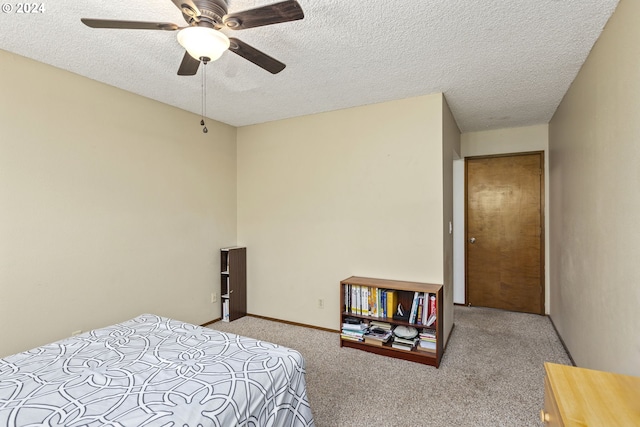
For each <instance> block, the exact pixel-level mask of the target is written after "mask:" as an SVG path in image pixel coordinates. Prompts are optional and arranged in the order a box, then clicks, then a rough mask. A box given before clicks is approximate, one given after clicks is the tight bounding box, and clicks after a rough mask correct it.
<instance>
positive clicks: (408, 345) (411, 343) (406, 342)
mask: <svg viewBox="0 0 640 427" xmlns="http://www.w3.org/2000/svg"><path fill="white" fill-rule="evenodd" d="M418 341H419V340H418V338H417V337H416V338H402V337H393V342H392V343H391V347H393V348H397V349H398V350H406V351H411V350H413V349H414V348H415V346H416V344H417V343H418Z"/></svg>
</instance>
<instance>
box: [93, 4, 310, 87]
mask: <svg viewBox="0 0 640 427" xmlns="http://www.w3.org/2000/svg"><path fill="white" fill-rule="evenodd" d="M171 1H172V2H173V4H175V5H176V6H177V7H178V8H179V9H180V11H181V12H182V16H183V17H184V20H185V21H186V22H187V24H188V25H186V26H184V27H179V26H178V25H176V24H172V23H170V22H144V21H117V20H111V19H88V18H82V19H81V21H82V22H83V23H84V24H85V25H87V26H88V27H91V28H116V29H129V30H165V31H178V30H179V31H178V42H179V43H180V44H181V45H182V46H183V47H184V48H185V50H186V52H185V54H184V57H183V59H182V63H181V64H180V68H179V69H178V75H181V76H192V75H194V74H196V72H197V71H198V67H199V66H200V62H201V61H202V62H204V63H205V64H206V63H207V62H209V61H215V60H216V59H218V58H219V57H220V56H221V55H222V54H223V53H224V52H225V51H226V50H227V49H228V50H230V51H231V52H233V53H235V54H236V55H239V56H241V57H243V58H244V59H246V60H248V61H251V62H253V63H254V64H256V65H257V66H259V67H261V68H263V69H265V70H267V71H269V72H270V73H272V74H276V73H279V72H280V71H282V70H283V69H284V68H285V64H283V63H282V62H280V61H278V60H277V59H275V58H272V57H271V56H269V55H267V54H266V53H264V52H261V51H259V50H258V49H256V48H254V47H253V46H250V45H248V44H247V43H245V42H243V41H241V40H239V39H236V38H233V37H227V36H226V35H225V34H224V33H222V32H221V31H220V30H221V29H222V28H228V29H230V30H244V29H247V28H254V27H262V26H265V25H271V24H279V23H281V22H289V21H296V20H298V19H302V18H304V13H303V12H302V8H301V7H300V5H299V4H298V2H297V1H296V0H286V1H282V2H279V3H274V4H271V5H267V6H262V7H257V8H254V9H249V10H245V11H243V12H236V13H231V14H228V13H227V2H226V0H171Z"/></svg>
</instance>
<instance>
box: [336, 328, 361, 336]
mask: <svg viewBox="0 0 640 427" xmlns="http://www.w3.org/2000/svg"><path fill="white" fill-rule="evenodd" d="M364 333H365V331H364V330H361V331H356V330H352V329H342V333H341V335H343V336H349V337H356V338H362V337H364Z"/></svg>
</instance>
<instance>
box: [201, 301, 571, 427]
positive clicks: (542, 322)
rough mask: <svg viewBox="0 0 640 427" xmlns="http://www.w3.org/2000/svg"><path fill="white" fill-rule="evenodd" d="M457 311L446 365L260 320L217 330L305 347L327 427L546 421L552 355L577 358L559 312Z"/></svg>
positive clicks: (314, 404) (321, 425)
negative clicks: (555, 322) (569, 350)
mask: <svg viewBox="0 0 640 427" xmlns="http://www.w3.org/2000/svg"><path fill="white" fill-rule="evenodd" d="M454 310H455V313H454V316H455V318H454V321H455V328H454V330H453V333H452V335H451V338H450V340H449V344H448V347H447V350H446V352H445V354H444V357H443V358H442V362H441V364H440V368H439V369H436V368H433V367H431V366H427V365H421V364H418V363H413V362H407V361H403V360H397V359H392V358H388V357H384V356H378V355H375V354H370V353H367V352H363V351H360V350H355V349H348V348H340V345H339V338H338V337H339V335H338V334H337V333H331V332H324V331H319V330H316V329H311V328H304V327H299V326H292V325H287V324H284V323H279V322H272V321H268V320H263V319H258V318H254V317H243V318H241V319H238V320H236V321H234V322H231V323H222V322H217V323H214V324H212V325H209V327H211V328H212V329H218V330H221V331H225V332H232V333H235V334H238V335H244V336H248V337H252V338H257V339H261V340H265V341H270V342H273V343H276V344H280V345H283V346H287V347H290V348H294V349H296V350H298V351H300V353H302V355H303V356H304V358H305V362H306V368H307V388H308V393H309V400H310V402H311V408H312V410H313V414H314V417H315V421H316V426H317V427H325V426H356V425H359V426H460V427H462V426H469V427H471V426H473V427H482V426H487V427H496V426H513V427H526V426H540V421H539V418H538V417H539V415H538V413H539V411H540V409H542V405H543V396H544V382H543V379H544V367H543V362H545V361H548V362H555V363H562V364H570V363H571V362H570V360H569V357H568V356H567V354H566V352H565V351H564V349H563V347H562V344H561V343H560V341H559V339H558V337H557V335H556V334H555V332H554V330H553V326H552V325H551V322H550V321H549V319H548V318H547V317H544V316H538V315H532V314H522V313H511V312H505V311H501V310H493V309H485V308H478V307H473V308H469V307H460V306H456V307H455V308H454Z"/></svg>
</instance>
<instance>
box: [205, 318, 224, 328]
mask: <svg viewBox="0 0 640 427" xmlns="http://www.w3.org/2000/svg"><path fill="white" fill-rule="evenodd" d="M221 320H222V317H218V318H217V319H213V320H211V321H209V322H207V323H203V324H202V325H200V326H209V325H210V324H212V323H216V322H219V321H221Z"/></svg>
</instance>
